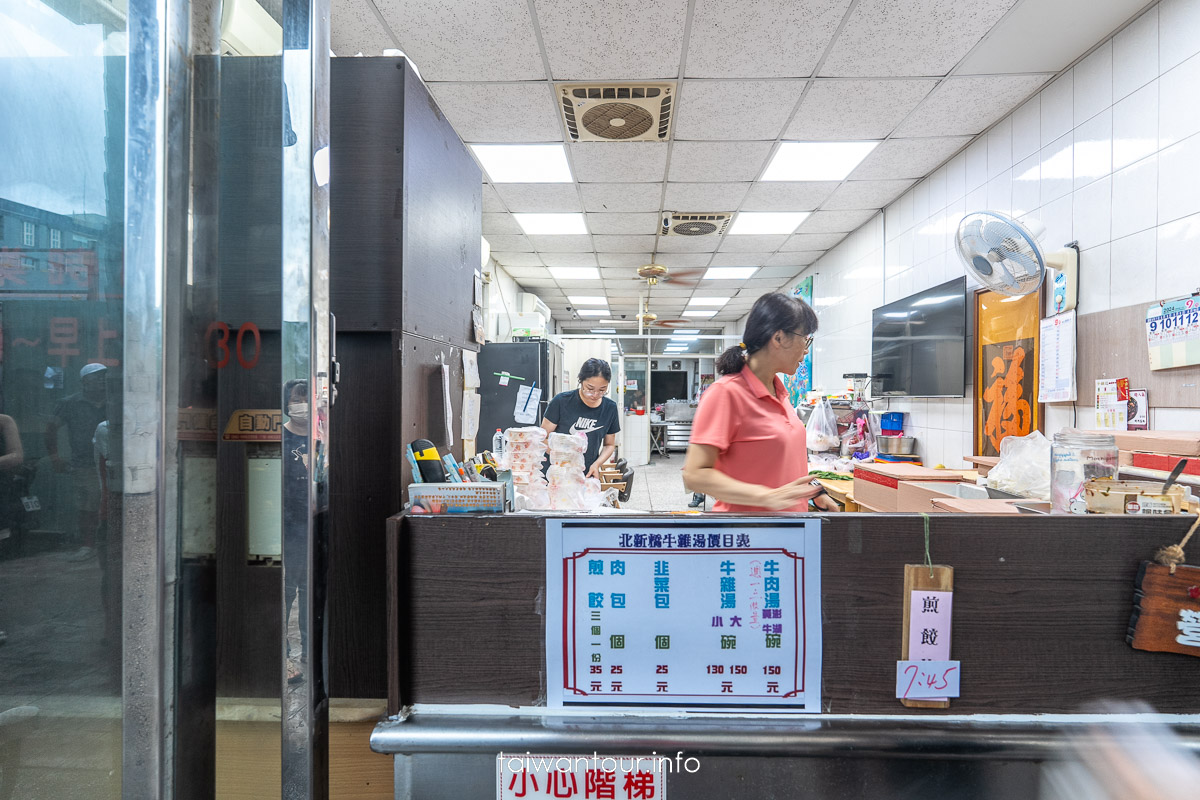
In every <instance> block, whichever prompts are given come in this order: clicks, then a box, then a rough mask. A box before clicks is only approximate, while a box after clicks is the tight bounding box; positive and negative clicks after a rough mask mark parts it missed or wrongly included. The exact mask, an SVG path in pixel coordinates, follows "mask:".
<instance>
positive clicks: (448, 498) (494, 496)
mask: <svg viewBox="0 0 1200 800" xmlns="http://www.w3.org/2000/svg"><path fill="white" fill-rule="evenodd" d="M408 499H409V500H411V501H412V503H413V505H416V504H418V503H420V504H421V505H423V506H425V507H426V508H427V509H428V508H429V507H430V506H431V505H433V504H438V505H440V506H441V511H440V512H435V513H446V512H449V513H462V512H467V511H504V484H503V483H414V484H412V485H410V486H409V487H408Z"/></svg>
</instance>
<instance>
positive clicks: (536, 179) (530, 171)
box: [471, 144, 572, 183]
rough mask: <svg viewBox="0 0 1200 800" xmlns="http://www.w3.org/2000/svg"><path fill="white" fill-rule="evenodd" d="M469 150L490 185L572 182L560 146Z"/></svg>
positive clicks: (493, 146)
mask: <svg viewBox="0 0 1200 800" xmlns="http://www.w3.org/2000/svg"><path fill="white" fill-rule="evenodd" d="M471 150H472V151H474V153H475V157H476V158H478V159H479V163H481V164H483V168H484V170H486V171H487V174H488V179H489V180H490V181H491V182H492V183H570V182H571V181H572V177H571V167H570V166H569V165H568V164H567V154H566V151H565V150H564V149H563V146H562V145H561V144H473V145H471Z"/></svg>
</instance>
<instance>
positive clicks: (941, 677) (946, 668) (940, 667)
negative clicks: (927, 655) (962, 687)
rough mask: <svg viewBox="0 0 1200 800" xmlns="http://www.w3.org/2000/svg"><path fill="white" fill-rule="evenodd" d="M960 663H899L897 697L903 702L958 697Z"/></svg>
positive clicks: (897, 665)
mask: <svg viewBox="0 0 1200 800" xmlns="http://www.w3.org/2000/svg"><path fill="white" fill-rule="evenodd" d="M959 672H960V670H959V662H957V661H897V662H896V697H898V698H900V699H902V700H915V699H920V698H937V699H942V698H945V697H958V678H959Z"/></svg>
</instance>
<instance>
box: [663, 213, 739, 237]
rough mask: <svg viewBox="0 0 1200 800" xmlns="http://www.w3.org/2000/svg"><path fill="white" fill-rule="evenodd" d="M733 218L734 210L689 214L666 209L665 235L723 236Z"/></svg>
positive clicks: (664, 217)
mask: <svg viewBox="0 0 1200 800" xmlns="http://www.w3.org/2000/svg"><path fill="white" fill-rule="evenodd" d="M731 219H733V212H732V211H724V212H719V213H708V214H689V213H685V212H682V211H664V212H663V217H662V235H663V236H721V235H722V234H724V233H725V229H726V228H728V227H729V221H730V220H731Z"/></svg>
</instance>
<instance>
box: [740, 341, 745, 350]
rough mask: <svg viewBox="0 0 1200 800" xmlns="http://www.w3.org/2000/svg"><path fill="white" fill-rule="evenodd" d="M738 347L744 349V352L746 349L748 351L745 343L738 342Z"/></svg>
mask: <svg viewBox="0 0 1200 800" xmlns="http://www.w3.org/2000/svg"><path fill="white" fill-rule="evenodd" d="M738 347H740V348H742V349H743V350H745V349H746V343H745V342H738Z"/></svg>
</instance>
